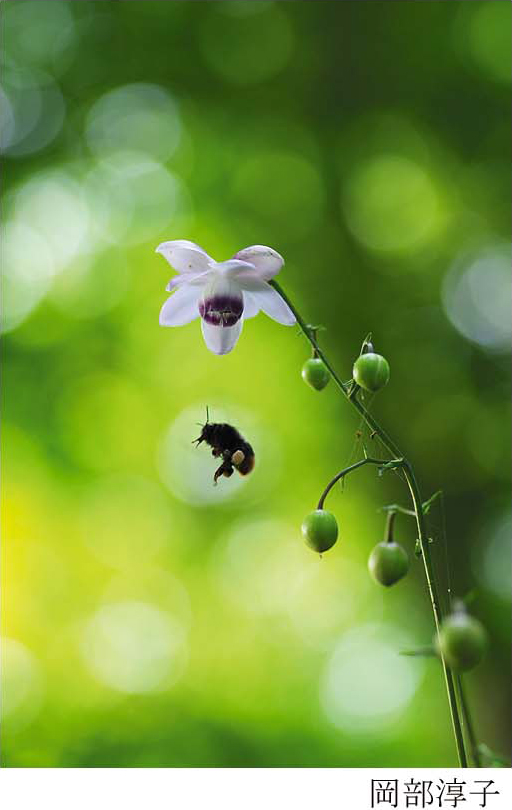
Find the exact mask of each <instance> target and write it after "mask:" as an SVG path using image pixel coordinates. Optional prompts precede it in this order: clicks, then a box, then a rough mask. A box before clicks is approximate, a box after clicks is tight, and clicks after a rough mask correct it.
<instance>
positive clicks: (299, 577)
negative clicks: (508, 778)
mask: <svg viewBox="0 0 512 810" xmlns="http://www.w3.org/2000/svg"><path fill="white" fill-rule="evenodd" d="M2 16H3V23H4V59H5V62H6V66H5V68H4V82H5V85H4V91H5V92H4V94H3V95H2V96H1V102H2V109H3V116H2V121H3V124H2V137H3V142H4V145H5V157H4V193H3V211H4V222H3V231H4V249H3V252H4V262H3V264H4V277H3V293H4V295H3V307H4V330H5V335H4V339H3V362H2V367H3V473H4V475H3V489H2V498H3V566H2V570H3V615H2V633H3V636H4V644H3V662H4V665H3V694H4V733H3V762H4V765H7V766H12V767H26V766H41V767H56V766H57V767H68V766H79V767H91V766H121V767H136V766H157V767H160V766H210V767H217V766H221V767H225V766H237V767H238V766H248V767H266V766H269V767H277V766H319V767H321V766H347V767H348V766H402V767H405V766H452V765H455V764H456V759H455V750H454V745H453V741H452V736H451V731H450V723H449V716H448V710H447V703H446V697H445V693H444V690H443V683H442V677H441V672H440V669H439V665H438V663H437V662H436V661H435V660H434V659H422V658H405V657H403V656H400V655H399V652H400V650H403V649H404V648H406V647H414V646H415V645H417V646H423V645H425V644H428V643H429V641H430V638H431V634H432V621H431V615H430V608H429V602H428V598H427V594H426V589H425V584H424V579H423V574H422V570H421V565H420V564H419V563H418V562H417V561H415V562H413V564H412V568H411V573H410V575H409V576H408V577H407V578H406V579H405V580H404V581H402V582H400V583H399V584H398V585H397V586H396V587H395V588H392V589H390V590H389V591H388V590H384V589H379V587H378V586H377V585H376V584H374V583H373V582H372V581H371V580H370V577H369V575H368V573H367V570H366V561H367V557H368V554H369V552H370V550H371V548H372V547H373V546H374V545H375V543H376V542H378V541H379V540H380V539H381V536H382V532H383V522H384V517H383V514H382V512H379V507H380V506H382V505H383V504H386V503H390V502H395V501H399V502H402V503H405V502H406V497H407V496H406V490H405V488H404V485H403V482H402V481H401V480H400V478H399V477H398V476H396V475H394V474H389V475H385V476H383V477H382V478H378V477H377V476H376V475H375V473H374V471H372V470H370V469H366V468H365V469H363V470H361V472H359V473H357V475H355V476H354V477H352V478H351V479H350V480H349V481H348V482H347V484H346V486H345V489H344V490H343V492H342V491H341V490H337V491H335V492H334V493H333V494H332V495H331V496H330V500H329V508H331V509H332V510H333V511H334V512H335V513H336V515H337V517H338V521H339V524H340V539H339V541H338V543H337V545H336V546H335V547H334V549H333V550H332V551H330V552H329V553H328V554H326V555H325V556H324V558H323V559H322V560H321V561H319V560H318V558H317V557H315V555H314V554H312V553H311V552H310V551H309V550H308V549H307V548H306V547H305V545H304V544H303V541H302V539H301V536H300V524H301V521H302V518H303V516H304V514H305V513H306V512H307V511H309V510H310V509H311V508H313V507H314V506H315V504H316V501H317V499H318V496H319V494H320V492H321V491H322V489H323V487H324V485H325V484H326V482H327V481H328V480H329V479H330V477H331V476H332V475H333V474H334V473H336V472H337V471H338V470H339V469H341V468H342V467H343V466H345V465H346V464H348V463H349V462H350V461H352V460H355V459H357V458H359V457H361V455H362V452H363V449H362V446H363V443H364V444H365V445H366V446H367V447H368V448H370V447H371V448H372V451H376V450H377V451H378V448H377V449H376V450H375V448H374V446H373V445H374V440H372V439H371V438H370V437H368V436H367V435H366V434H364V431H363V436H361V437H359V438H358V437H357V433H356V432H357V431H358V429H359V428H360V427H361V426H360V425H359V424H358V421H357V418H356V416H355V414H354V413H353V412H352V410H351V408H350V407H349V406H348V405H347V403H345V402H344V401H342V400H341V399H340V397H339V395H338V394H337V392H336V390H335V388H334V386H333V385H332V384H330V385H329V386H328V387H327V388H326V389H325V390H324V391H323V392H321V393H317V392H314V391H312V390H310V389H309V388H307V387H306V386H305V385H304V383H303V381H302V380H301V375H300V369H301V365H302V363H303V361H304V360H305V359H306V358H307V356H308V353H309V352H308V348H307V345H306V343H305V340H304V338H303V337H301V336H300V335H299V334H298V331H297V330H296V329H295V328H285V327H282V326H279V325H278V324H276V323H275V322H273V321H271V320H269V319H268V318H267V317H266V316H265V315H264V314H260V315H259V316H258V317H257V318H256V319H254V320H250V321H248V322H247V324H246V326H245V328H244V331H243V334H242V337H241V339H240V341H239V343H238V345H237V347H236V349H235V350H234V351H233V352H232V353H231V354H230V355H228V356H225V357H217V356H214V355H213V354H210V353H209V352H208V351H207V349H206V347H205V346H204V343H203V341H202V338H201V334H200V329H199V325H198V322H194V323H192V324H190V325H188V326H186V327H183V328H180V329H162V328H161V327H159V325H158V313H159V309H160V307H161V305H162V303H163V302H164V300H165V298H166V294H165V291H164V288H165V285H166V283H167V281H168V280H169V278H170V276H171V275H172V273H171V271H170V268H169V267H168V266H167V265H166V264H165V262H164V260H163V258H162V257H161V256H157V255H155V253H154V248H155V247H156V246H157V245H158V243H159V242H161V241H163V240H166V239H174V238H187V239H192V240H193V241H195V242H198V243H199V244H200V245H202V246H203V247H204V248H205V249H206V250H207V251H208V252H209V253H210V254H211V255H213V256H214V257H215V258H217V259H218V260H221V259H226V258H229V257H230V256H232V255H233V254H234V253H235V252H236V251H237V250H239V249H241V248H242V247H245V246H246V245H251V244H254V243H260V244H267V245H271V246H272V247H274V248H276V249H277V250H278V251H279V252H280V253H282V254H283V255H284V257H285V259H286V265H285V268H284V270H283V271H282V273H281V275H280V277H279V280H280V282H281V283H282V284H283V286H284V287H285V289H286V290H287V292H288V293H289V294H290V295H291V296H292V297H293V299H294V301H295V302H296V303H297V305H298V306H299V308H300V309H301V311H302V312H303V314H304V316H305V317H306V318H307V319H308V320H310V321H312V322H314V323H318V322H320V323H322V324H323V325H324V326H325V327H326V331H325V332H324V333H322V342H323V344H324V346H325V348H326V350H327V351H328V353H329V356H330V357H331V358H332V362H333V363H334V365H335V366H336V368H337V369H338V370H339V373H340V375H341V376H342V377H343V378H344V379H348V378H350V375H351V367H352V362H353V359H354V357H355V356H356V355H357V352H358V351H359V346H360V344H361V341H362V339H363V337H364V336H365V334H366V333H367V332H368V331H370V330H371V331H372V332H373V335H374V340H375V345H376V348H377V350H379V351H381V352H382V353H383V354H385V356H386V357H387V358H388V359H389V362H390V365H391V381H390V383H389V385H388V387H387V388H386V390H385V391H384V392H382V393H381V394H380V395H378V396H377V397H376V398H374V399H373V400H372V402H371V409H372V411H373V413H374V414H375V415H376V417H377V418H378V419H380V420H381V421H382V423H383V424H384V425H385V426H386V428H387V429H388V431H389V432H390V433H391V435H393V436H394V437H395V438H396V440H397V442H398V443H399V444H400V445H401V446H402V447H403V448H404V451H405V452H407V453H408V454H409V455H410V457H411V459H412V461H413V463H414V464H415V467H416V470H417V473H418V476H419V479H420V484H421V487H422V490H423V493H424V495H425V497H427V496H428V495H430V494H431V493H432V492H433V491H435V490H437V489H439V488H442V489H443V490H444V493H445V495H444V510H443V508H442V502H441V501H438V502H437V503H436V505H435V507H434V508H433V510H432V513H431V518H430V530H431V533H432V537H433V539H434V546H433V551H434V554H435V560H436V566H437V571H438V575H439V577H440V580H441V581H442V583H443V592H445V589H446V587H447V586H448V578H447V559H448V561H449V567H450V572H451V573H450V584H451V588H452V591H453V593H455V594H458V595H464V594H467V593H468V592H470V591H472V590H473V589H474V592H475V593H474V597H475V598H474V600H473V602H472V604H471V608H472V610H473V611H474V613H475V614H476V615H477V616H479V617H480V618H481V619H482V620H483V621H484V622H485V624H486V626H487V628H488V632H489V636H490V642H491V643H490V649H489V652H488V655H487V657H486V659H485V661H484V662H483V663H482V664H481V665H480V666H479V667H478V669H477V670H476V671H474V672H473V673H470V674H469V675H468V676H467V678H466V681H467V688H468V691H469V694H470V698H471V702H472V705H473V707H474V713H475V722H476V726H477V729H478V733H479V736H480V738H481V739H482V740H483V741H485V742H486V743H487V744H488V745H489V746H491V748H493V749H494V750H497V751H498V752H503V751H508V750H509V747H510V726H509V719H508V718H509V717H510V694H509V689H510V629H511V628H510V562H511V561H510V523H511V519H510V506H509V496H508V487H509V483H508V479H509V406H508V399H509V370H508V369H509V365H508V364H509V356H508V350H509V317H510V313H509V297H510V296H509V292H508V290H509V285H510V281H509V261H510V250H509V247H508V246H507V242H508V239H509V221H510V203H509V164H510V161H509V143H510V121H509V92H510V61H511V48H510V17H511V7H510V4H509V3H502V2H461V3H458V2H432V3H430V2H411V3H405V2H274V3H270V2H257V3H250V2H235V3H231V2H229V3H226V2H79V3H76V2H75V3H66V2H60V1H59V2H12V0H7V2H4V3H2ZM207 404H208V405H209V407H210V412H211V414H212V417H213V418H215V419H217V420H220V419H224V418H226V419H229V420H230V421H232V422H233V423H234V424H236V425H237V426H238V427H239V428H240V430H241V431H242V432H243V433H244V435H246V437H247V438H248V439H249V440H250V441H252V442H253V444H254V446H255V449H256V455H257V466H256V469H255V471H254V473H253V474H252V475H251V476H250V477H249V478H248V479H247V480H245V481H242V480H241V479H238V480H237V481H235V480H234V479H233V480H230V481H227V480H225V481H224V480H223V481H221V482H220V485H219V486H218V487H217V488H215V489H214V488H213V487H212V482H211V476H212V474H213V471H214V468H215V465H214V462H213V459H211V457H210V456H209V454H208V452H207V451H206V450H205V449H200V450H195V449H194V448H193V446H192V445H191V444H190V441H191V440H192V439H193V438H194V437H195V436H196V435H197V432H198V430H199V428H198V427H197V425H196V424H195V423H196V422H198V421H199V422H200V421H201V420H203V419H204V414H205V406H206V405H207ZM444 527H445V528H444ZM397 536H398V539H400V540H401V541H402V542H403V543H404V545H405V546H406V547H407V549H408V550H409V553H411V555H412V550H413V547H414V539H415V533H414V526H413V525H412V524H411V523H409V522H408V518H403V519H402V520H400V519H399V521H398V532H397Z"/></svg>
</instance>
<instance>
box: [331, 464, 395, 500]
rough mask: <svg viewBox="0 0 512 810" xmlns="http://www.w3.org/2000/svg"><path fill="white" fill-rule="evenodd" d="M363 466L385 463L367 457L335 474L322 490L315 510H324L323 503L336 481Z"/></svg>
mask: <svg viewBox="0 0 512 810" xmlns="http://www.w3.org/2000/svg"><path fill="white" fill-rule="evenodd" d="M363 464H379V465H380V466H382V465H383V464H387V461H383V460H382V459H379V458H368V457H367V458H363V459H361V461H356V463H355V464H351V465H350V467H345V469H344V470H342V471H341V472H339V473H337V475H335V476H334V478H333V479H332V480H331V481H329V483H328V484H327V486H326V488H325V489H324V491H323V492H322V494H321V495H320V500H319V501H318V506H317V509H323V508H324V501H325V499H326V497H327V495H328V494H329V492H330V491H331V489H332V488H333V486H334V485H335V484H336V483H337V482H338V481H341V479H342V478H344V477H345V476H346V475H347V474H348V473H350V472H352V470H357V468H358V467H362V466H363Z"/></svg>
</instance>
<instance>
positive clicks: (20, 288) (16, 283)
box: [1, 220, 55, 332]
mask: <svg viewBox="0 0 512 810" xmlns="http://www.w3.org/2000/svg"><path fill="white" fill-rule="evenodd" d="M2 256H3V266H4V270H3V279H2V302H1V307H2V323H1V326H2V331H3V332H10V331H11V330H13V329H15V328H16V327H17V326H19V325H20V324H21V323H23V321H24V320H25V319H26V318H27V317H28V316H29V315H30V313H31V312H32V310H33V309H34V308H35V307H36V306H37V305H38V304H39V302H40V301H41V299H42V298H43V297H44V296H45V294H46V293H47V291H48V289H49V288H50V285H51V283H52V279H53V274H54V272H55V265H54V261H53V256H52V254H51V251H50V248H49V245H48V244H47V242H46V241H45V239H44V238H43V237H42V236H40V235H39V233H38V232H37V231H36V230H34V229H33V228H31V227H30V226H29V225H27V224H24V223H19V222H16V221H14V220H8V221H7V222H6V223H5V224H4V232H3V246H2Z"/></svg>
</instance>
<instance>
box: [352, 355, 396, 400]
mask: <svg viewBox="0 0 512 810" xmlns="http://www.w3.org/2000/svg"><path fill="white" fill-rule="evenodd" d="M352 374H353V377H354V380H355V381H356V383H357V384H358V385H359V386H360V387H361V388H364V389H365V391H378V390H379V388H384V386H385V385H386V384H387V382H388V380H389V363H388V361H387V360H386V358H385V357H382V355H380V354H374V353H373V352H368V353H367V354H361V355H360V356H359V357H358V358H357V360H356V362H355V363H354V368H353V371H352Z"/></svg>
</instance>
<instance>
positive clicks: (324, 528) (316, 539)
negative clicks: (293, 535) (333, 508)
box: [302, 509, 338, 554]
mask: <svg viewBox="0 0 512 810" xmlns="http://www.w3.org/2000/svg"><path fill="white" fill-rule="evenodd" d="M302 534H303V535H304V539H305V540H306V543H307V545H308V546H309V547H310V548H311V549H313V551H318V553H319V554H322V553H323V552H324V551H328V550H329V549H330V548H332V546H333V545H334V544H335V542H336V539H337V537H338V523H337V522H336V518H335V517H334V515H333V514H332V513H331V512H327V511H326V510H325V509H315V511H314V512H310V513H309V515H306V517H305V518H304V521H303V523H302Z"/></svg>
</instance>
